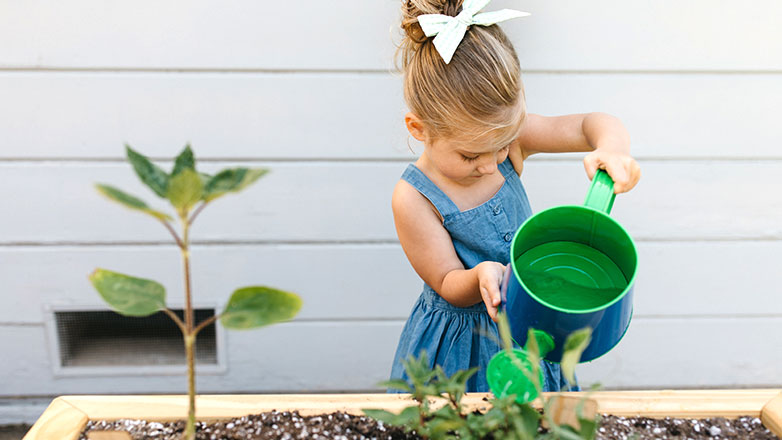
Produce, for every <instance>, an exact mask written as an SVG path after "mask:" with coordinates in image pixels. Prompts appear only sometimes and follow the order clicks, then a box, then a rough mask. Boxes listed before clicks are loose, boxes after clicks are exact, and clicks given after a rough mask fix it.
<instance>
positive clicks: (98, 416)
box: [23, 389, 782, 440]
mask: <svg viewBox="0 0 782 440" xmlns="http://www.w3.org/2000/svg"><path fill="white" fill-rule="evenodd" d="M546 394H549V393H546ZM585 394H587V393H569V394H568V395H574V396H576V395H585ZM486 396H487V394H484V393H470V394H468V395H467V396H466V397H465V398H464V400H463V402H464V403H465V404H466V406H467V407H468V408H469V409H471V410H472V409H486V408H487V406H488V404H487V403H486V402H485V401H484V400H483V398H484V397H486ZM589 396H590V397H591V398H592V399H594V400H596V401H597V403H598V411H599V412H600V413H603V414H613V415H617V416H635V415H640V416H646V417H656V418H661V417H685V418H704V417H717V416H721V417H727V418H735V417H738V416H745V415H747V416H754V417H760V418H761V419H762V421H763V423H764V424H765V425H766V427H768V428H769V429H770V430H772V431H773V432H774V433H776V434H777V435H778V436H781V437H782V390H780V389H757V390H685V391H674V390H670V391H669V390H664V391H601V392H594V393H589ZM412 404H413V401H412V400H411V399H410V398H409V396H408V395H404V394H403V395H399V394H281V395H201V396H198V398H197V401H196V410H197V418H198V420H218V419H227V418H233V417H241V416H245V415H248V414H253V413H261V412H266V411H271V410H273V409H276V410H278V411H285V410H298V411H299V412H300V413H301V414H302V415H312V414H324V413H331V412H335V411H343V412H348V413H351V414H362V412H361V410H362V409H363V408H383V409H387V410H389V411H394V412H398V411H401V410H402V409H403V408H405V407H407V406H410V405H412ZM186 414H187V396H181V395H176V396H61V397H58V398H56V399H54V400H53V401H52V403H51V404H50V405H49V407H48V408H47V409H46V411H44V413H43V414H42V415H41V417H40V418H39V419H38V421H37V422H36V423H35V425H33V427H32V428H31V429H30V431H29V432H28V433H27V435H26V436H25V437H24V439H23V440H38V439H58V440H75V439H77V438H78V436H79V433H80V432H81V431H82V429H83V428H84V426H85V425H86V424H87V421H88V420H116V419H144V420H148V421H157V422H163V421H171V420H181V419H184V418H185V416H186Z"/></svg>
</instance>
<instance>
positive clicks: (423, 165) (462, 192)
mask: <svg viewBox="0 0 782 440" xmlns="http://www.w3.org/2000/svg"><path fill="white" fill-rule="evenodd" d="M415 166H416V167H417V168H418V169H419V170H421V172H423V173H424V174H425V175H426V177H428V178H429V180H431V181H432V183H434V184H435V185H437V187H438V188H440V190H441V191H442V192H444V193H445V195H446V196H448V198H450V199H451V201H452V202H453V203H454V204H455V205H456V206H457V207H458V208H459V211H467V210H469V209H472V208H475V207H478V206H480V205H482V204H484V203H486V202H487V201H488V200H489V199H491V198H492V197H494V195H495V194H497V191H499V190H500V188H502V185H503V184H504V183H505V177H504V176H503V175H502V172H501V171H500V170H499V169H498V170H497V171H496V172H495V173H493V174H491V175H486V176H483V177H481V178H480V179H478V180H476V181H474V182H473V183H471V184H469V185H463V184H460V183H458V182H454V181H452V180H450V179H448V178H447V177H445V176H443V175H442V174H441V173H440V172H439V170H438V169H437V167H436V166H434V164H432V163H431V161H430V160H429V158H428V157H427V155H426V154H422V155H421V156H420V157H419V158H418V160H417V161H416V162H415Z"/></svg>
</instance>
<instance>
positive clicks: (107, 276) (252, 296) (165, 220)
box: [89, 145, 301, 440]
mask: <svg viewBox="0 0 782 440" xmlns="http://www.w3.org/2000/svg"><path fill="white" fill-rule="evenodd" d="M125 147H126V152H127V158H128V161H129V162H130V163H131V165H132V166H133V169H134V170H135V171H136V174H137V175H138V177H139V178H140V179H141V181H142V182H143V183H144V184H145V185H147V186H148V187H149V188H150V189H151V190H152V191H153V192H154V193H155V194H156V195H157V196H158V197H160V198H162V199H165V200H167V201H168V202H169V203H170V204H171V206H172V207H173V208H174V211H175V213H176V218H177V219H178V220H179V224H180V228H181V234H182V235H181V236H180V235H179V234H178V233H177V231H176V230H175V229H174V227H173V226H172V224H171V222H172V221H174V218H173V217H172V216H170V215H168V214H167V213H165V212H162V211H158V210H155V209H152V208H151V207H149V205H147V203H146V202H144V201H143V200H141V199H139V198H137V197H135V196H132V195H130V194H128V193H126V192H124V191H121V190H119V189H117V188H115V187H113V186H109V185H105V184H97V185H96V187H97V189H98V191H99V192H100V193H101V194H103V195H104V196H106V197H108V198H109V199H110V200H113V201H115V202H117V203H119V204H121V205H123V206H125V207H126V208H130V209H133V210H135V211H140V212H143V213H145V214H148V215H150V216H152V217H154V218H155V219H156V220H158V221H159V222H161V223H162V224H163V226H165V228H166V229H167V230H168V231H169V232H170V233H171V235H172V237H173V238H174V241H175V242H176V244H177V246H178V247H179V249H180V251H181V253H182V262H183V267H184V296H185V310H184V321H183V320H182V319H180V318H179V316H177V315H176V314H175V313H174V312H173V311H172V310H171V309H169V308H167V307H166V303H165V299H166V290H165V288H164V287H163V285H161V284H159V283H157V282H155V281H152V280H147V279H143V278H137V277H134V276H130V275H125V274H122V273H118V272H112V271H109V270H106V269H96V270H95V271H94V272H93V273H92V274H91V275H90V277H89V278H90V281H91V282H92V285H93V286H95V289H97V291H98V293H99V294H100V296H101V297H102V298H103V300H104V301H106V303H108V304H109V306H111V308H112V309H114V310H115V311H116V312H117V313H120V314H122V315H125V316H138V317H142V316H149V315H152V314H154V313H157V312H161V311H162V312H163V313H165V314H167V315H168V316H169V317H170V318H171V319H172V320H173V321H174V322H175V323H176V325H177V326H178V327H179V329H180V330H181V331H182V336H183V337H184V342H185V357H186V360H187V383H188V398H189V400H188V414H187V422H186V427H185V439H186V440H193V439H195V340H196V336H198V332H200V331H201V330H203V329H204V328H205V327H207V326H209V325H211V324H213V323H214V322H215V321H217V320H218V319H219V320H220V322H222V324H223V327H225V328H229V329H249V328H254V327H261V326H265V325H269V324H273V323H276V322H280V321H286V320H289V319H291V318H293V317H294V316H295V315H296V313H298V311H299V309H300V308H301V299H300V298H299V297H298V296H297V295H295V294H293V293H289V292H284V291H282V290H278V289H274V288H271V287H266V286H248V287H242V288H240V289H237V290H236V291H234V292H233V294H232V295H231V298H230V299H229V300H228V304H227V305H226V306H225V309H224V310H223V312H222V313H220V314H219V315H215V316H212V317H210V318H209V319H206V320H204V321H202V322H200V323H196V322H194V321H195V318H194V311H193V305H192V298H191V290H192V288H191V282H190V279H191V276H190V275H191V272H190V227H191V226H192V224H193V221H194V220H195V219H196V217H197V216H198V214H200V213H201V211H203V210H204V208H205V207H206V206H207V205H209V204H211V203H212V202H214V201H215V200H216V199H218V198H220V197H222V196H224V195H226V194H228V193H230V192H239V191H241V190H243V189H245V188H247V187H248V186H249V185H251V184H253V183H254V182H255V181H256V180H258V179H259V178H260V177H261V176H263V175H265V174H266V173H267V172H268V170H266V169H260V168H256V169H250V168H228V169H224V170H222V171H220V172H218V173H217V174H215V175H213V176H211V175H208V174H204V173H199V172H197V171H196V169H195V164H196V161H195V157H194V155H193V151H192V150H191V149H190V145H187V146H186V147H185V149H184V150H183V151H182V152H181V153H180V154H179V156H177V157H176V160H175V161H174V167H173V169H172V171H171V173H167V172H165V171H163V170H162V169H161V168H160V167H158V166H157V165H155V164H153V163H152V162H151V161H150V160H149V159H148V158H147V157H145V156H144V155H142V154H139V153H137V152H136V151H134V150H133V149H131V148H130V146H128V145H126V146H125Z"/></svg>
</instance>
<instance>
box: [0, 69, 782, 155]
mask: <svg viewBox="0 0 782 440" xmlns="http://www.w3.org/2000/svg"><path fill="white" fill-rule="evenodd" d="M524 81H525V89H526V93H527V101H528V108H529V111H530V112H532V113H539V114H544V115H558V114H566V113H583V112H590V111H603V112H607V113H611V114H613V115H616V116H618V117H619V118H620V119H622V121H623V122H624V123H625V125H626V126H627V128H628V130H629V131H630V134H631V136H632V142H633V147H632V148H633V154H634V155H636V156H637V157H640V158H735V157H741V158H744V159H748V158H782V149H780V148H778V146H779V145H780V144H782V134H780V132H779V131H778V130H770V129H769V127H773V126H774V124H775V123H776V121H775V120H774V119H773V118H774V115H776V109H777V107H778V101H779V97H780V96H782V74H776V75H773V74H766V75H763V74H761V75H753V74H744V75H738V74H736V75H728V74H693V75H680V74H666V75H659V74H607V73H595V74H546V73H530V74H525V75H524ZM726 90H730V93H726V92H725V91H726ZM0 96H4V97H5V99H4V100H2V102H0V132H2V133H4V136H3V139H2V140H0V160H2V159H19V158H23V159H44V158H58V159H79V158H97V159H120V158H122V157H123V154H124V152H123V148H122V145H123V144H124V143H130V144H131V145H133V146H134V147H136V148H138V149H140V150H141V151H144V152H145V153H146V154H148V155H151V156H152V157H157V158H165V157H171V156H172V155H173V154H175V153H176V152H178V151H179V149H180V148H181V147H182V146H183V145H184V144H185V143H187V142H190V143H191V144H192V145H193V147H194V148H195V151H196V153H197V154H198V155H199V156H200V157H202V158H211V159H214V158H223V159H230V158H248V159H351V160H355V159H394V160H400V159H409V158H412V157H413V156H414V155H413V153H412V152H411V151H410V149H409V148H408V142H410V144H411V145H412V146H413V148H414V150H415V151H421V147H420V145H418V144H417V143H416V142H415V141H409V139H412V138H410V137H409V136H408V134H407V130H405V128H404V123H403V116H404V113H405V111H406V110H405V108H406V106H405V104H404V102H403V99H402V85H401V78H400V77H399V76H395V75H391V74H333V73H323V74H314V73H302V74H291V75H280V74H268V73H267V74H264V73H239V74H217V73H201V74H193V73H170V74H162V73H65V72H46V73H42V72H32V73H29V72H24V73H23V72H5V73H0ZM21 121H24V123H22V122H21ZM715 127H719V129H715Z"/></svg>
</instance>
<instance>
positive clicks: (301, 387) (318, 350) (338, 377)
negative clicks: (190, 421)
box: [0, 318, 782, 396]
mask: <svg viewBox="0 0 782 440" xmlns="http://www.w3.org/2000/svg"><path fill="white" fill-rule="evenodd" d="M780 326H782V318H751V319H746V318H735V319H730V318H720V319H691V318H685V319H679V318H671V319H643V318H637V319H634V320H633V322H632V324H631V326H630V329H629V330H628V333H627V335H626V336H625V338H624V339H623V340H622V341H621V342H620V343H619V345H618V346H617V347H616V348H615V349H614V350H613V351H611V352H610V353H608V354H606V355H605V356H603V357H602V358H600V359H598V360H596V361H593V362H591V363H588V364H583V365H581V366H580V367H579V368H578V369H577V374H578V375H579V380H580V382H581V384H582V385H583V386H588V385H589V384H592V383H595V382H599V383H601V384H602V385H603V387H604V388H608V389H617V388H619V389H630V388H648V389H655V388H711V387H715V388H717V387H779V386H782V382H780V378H779V368H778V366H779V365H780V363H782V351H779V350H771V349H769V347H778V346H780V344H782V333H780V332H779V331H778V329H779V328H780ZM401 328H402V323H401V322H345V323H322V322H313V323H288V324H279V325H275V326H271V327H265V328H263V329H258V330H252V331H242V332H238V331H237V332H226V340H227V341H228V342H227V346H228V347H227V348H228V356H227V357H228V369H227V371H226V372H225V373H224V374H201V375H198V377H197V387H198V388H197V389H198V392H201V393H245V392H246V393H260V392H313V391H364V390H372V389H374V390H379V388H378V387H377V383H378V382H380V381H381V380H385V379H386V378H387V377H388V373H389V371H390V365H391V360H392V359H393V354H394V350H395V348H396V343H397V340H398V337H399V332H400V331H401ZM0 331H2V332H3V335H5V337H4V338H2V339H0V348H2V349H3V350H4V352H6V353H9V352H11V353H23V355H17V356H16V359H15V361H14V362H5V363H3V364H2V365H0V374H2V375H3V377H5V378H7V379H8V380H6V381H4V382H3V384H2V385H0V395H5V396H9V395H23V394H26V395H58V394H76V393H79V394H91V393H107V394H109V393H110V394H123V393H184V392H185V390H186V381H185V377H184V374H183V375H181V376H178V375H167V376H158V375H155V374H145V375H138V376H121V377H111V376H94V377H59V378H56V377H54V376H53V374H52V372H51V367H50V365H49V360H48V357H47V353H46V350H45V346H46V344H45V337H44V334H45V331H44V328H43V327H38V326H23V327H12V326H11V327H9V326H0ZM735 341H741V343H736V342H735ZM291 347H295V348H294V349H291ZM748 353H751V355H748Z"/></svg>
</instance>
